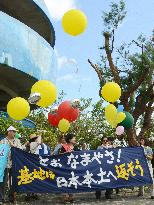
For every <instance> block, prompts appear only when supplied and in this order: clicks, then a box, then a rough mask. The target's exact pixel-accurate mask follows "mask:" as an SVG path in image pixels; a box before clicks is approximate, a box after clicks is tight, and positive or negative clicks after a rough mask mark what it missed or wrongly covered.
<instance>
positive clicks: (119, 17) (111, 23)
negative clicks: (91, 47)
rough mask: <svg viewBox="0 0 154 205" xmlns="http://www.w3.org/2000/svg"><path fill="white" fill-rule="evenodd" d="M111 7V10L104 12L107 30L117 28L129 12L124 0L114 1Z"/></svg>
mask: <svg viewBox="0 0 154 205" xmlns="http://www.w3.org/2000/svg"><path fill="white" fill-rule="evenodd" d="M110 7H111V10H110V11H109V12H103V21H104V25H105V26H106V28H107V31H112V30H114V29H117V28H118V26H119V24H121V23H122V21H123V19H124V18H125V16H126V14H127V12H126V10H125V3H124V1H123V0H120V2H119V4H117V3H114V2H112V3H111V6H110Z"/></svg>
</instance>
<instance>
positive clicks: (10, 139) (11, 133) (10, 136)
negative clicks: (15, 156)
mask: <svg viewBox="0 0 154 205" xmlns="http://www.w3.org/2000/svg"><path fill="white" fill-rule="evenodd" d="M16 132H17V130H16V128H14V127H13V126H10V127H9V128H8V129H7V136H6V137H5V138H4V139H2V140H1V141H0V144H9V145H10V147H16V148H19V149H22V145H21V143H20V140H19V139H16V138H15V135H16ZM11 168H12V160H11V149H10V152H9V156H8V164H7V168H6V170H5V174H4V182H3V183H0V204H3V201H4V196H5V187H6V184H7V180H8V179H7V173H8V174H9V201H10V202H11V203H15V195H14V192H13V189H12V183H11V182H12V180H11V178H12V169H11Z"/></svg>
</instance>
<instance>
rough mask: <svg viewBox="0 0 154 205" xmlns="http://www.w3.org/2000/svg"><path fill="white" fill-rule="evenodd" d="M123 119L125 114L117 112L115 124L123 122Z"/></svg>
mask: <svg viewBox="0 0 154 205" xmlns="http://www.w3.org/2000/svg"><path fill="white" fill-rule="evenodd" d="M125 118H126V115H125V113H123V112H118V113H117V117H116V122H117V124H119V123H120V122H122V121H124V119H125Z"/></svg>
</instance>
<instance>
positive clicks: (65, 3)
mask: <svg viewBox="0 0 154 205" xmlns="http://www.w3.org/2000/svg"><path fill="white" fill-rule="evenodd" d="M44 1H45V3H46V5H47V7H48V10H49V12H50V15H51V17H52V18H53V19H55V20H60V19H61V18H62V16H63V15H64V13H66V12H67V11H68V10H70V9H75V8H76V3H75V0H44Z"/></svg>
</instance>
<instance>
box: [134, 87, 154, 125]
mask: <svg viewBox="0 0 154 205" xmlns="http://www.w3.org/2000/svg"><path fill="white" fill-rule="evenodd" d="M153 86H154V84H152V85H151V86H149V88H148V89H147V91H146V92H144V93H141V94H140V95H138V96H137V97H136V103H135V109H134V112H133V117H134V120H135V123H136V122H137V119H138V118H139V117H140V115H142V114H143V113H144V112H146V107H147V103H148V102H149V101H150V102H151V103H154V92H153Z"/></svg>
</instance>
